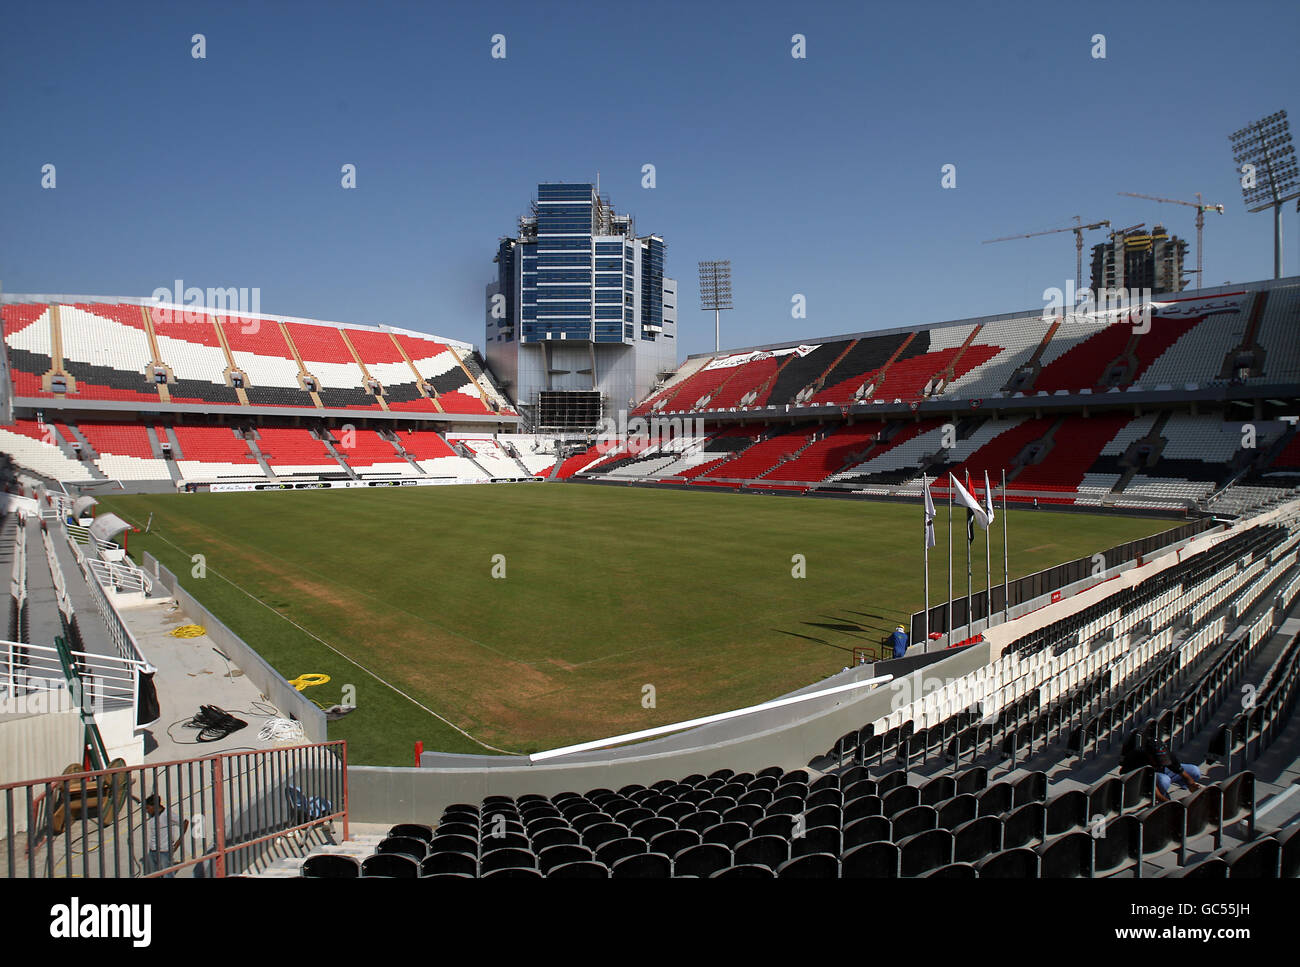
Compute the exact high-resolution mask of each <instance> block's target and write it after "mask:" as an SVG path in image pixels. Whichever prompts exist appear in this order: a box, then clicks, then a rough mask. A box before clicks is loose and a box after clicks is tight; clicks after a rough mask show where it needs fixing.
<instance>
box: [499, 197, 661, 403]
mask: <svg viewBox="0 0 1300 967" xmlns="http://www.w3.org/2000/svg"><path fill="white" fill-rule="evenodd" d="M664 253H665V245H664V240H663V239H662V238H661V237H660V236H658V235H647V236H644V237H638V236H637V235H636V232H635V230H634V227H633V221H632V216H631V215H620V214H618V213H617V212H615V211H614V209H613V207H612V206H611V205H610V203H609V200H608V199H605V198H602V197H600V195H599V193H598V191H597V190H596V187H595V186H594V185H592V184H589V183H578V184H540V185H538V186H537V200H536V201H534V202H533V203H532V206H531V209H530V212H529V214H527V215H524V216H523V217H521V218H520V219H519V234H518V236H516V237H514V238H505V239H502V240H501V242H500V244H499V245H498V247H497V254H496V263H497V278H496V281H495V282H494V283H492V284H490V285H489V286H488V313H487V328H486V336H487V352H486V354H485V355H486V357H487V359H488V363H489V365H490V366H491V367H492V369H493V371H494V373H495V374H496V375H497V377H498V378H499V379H500V380H501V381H502V382H503V383H504V384H505V385H506V387H507V390H508V392H509V393H510V394H511V396H512V397H513V401H514V402H515V404H516V405H517V406H518V407H519V408H520V409H521V411H522V412H523V413H524V415H525V418H527V417H528V416H529V414H530V411H531V410H533V409H534V408H535V407H537V406H538V405H539V404H540V403H542V402H543V398H544V397H545V395H546V394H555V393H569V394H582V393H588V394H598V396H599V400H598V403H599V407H598V409H599V412H600V413H602V414H604V415H608V416H611V417H616V415H617V412H618V410H620V409H628V408H630V406H631V405H632V403H633V402H634V401H636V400H639V399H641V398H642V397H643V396H644V395H645V394H646V393H648V392H649V391H650V389H651V388H652V387H653V386H654V384H655V382H656V380H657V379H658V377H659V375H660V374H662V373H664V372H667V371H670V370H672V369H673V368H674V366H675V365H676V360H677V348H676V335H677V333H676V330H677V309H676V301H677V300H676V282H674V280H672V279H670V278H666V277H665V276H664ZM588 408H590V407H588ZM536 425H539V426H541V425H546V424H545V421H543V422H542V423H538V424H536Z"/></svg>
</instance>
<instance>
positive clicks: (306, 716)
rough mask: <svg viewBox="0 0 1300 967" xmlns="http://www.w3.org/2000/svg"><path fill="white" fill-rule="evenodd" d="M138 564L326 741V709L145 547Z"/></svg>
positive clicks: (310, 732)
mask: <svg viewBox="0 0 1300 967" xmlns="http://www.w3.org/2000/svg"><path fill="white" fill-rule="evenodd" d="M141 567H143V568H144V570H145V571H147V572H148V573H149V574H152V575H154V593H155V594H157V592H158V588H159V587H162V588H165V589H166V591H167V593H168V594H169V595H170V596H172V597H174V598H175V599H176V601H177V603H178V604H179V605H180V606H181V610H182V611H184V612H185V613H186V614H187V615H189V616H190V617H191V618H193V619H194V620H195V621H197V622H199V623H201V624H202V625H203V627H204V628H205V629H207V633H208V637H209V638H211V639H212V640H213V642H215V643H216V645H217V647H218V648H220V649H221V650H222V651H223V652H225V653H226V655H227V656H228V657H229V658H230V660H231V661H232V662H233V663H234V664H236V665H238V666H239V668H240V669H241V670H242V671H243V673H244V675H245V676H246V677H247V678H248V680H249V681H251V682H252V683H253V684H254V685H256V686H257V687H258V688H260V689H261V690H262V694H263V695H265V696H266V697H267V698H269V699H270V700H271V704H273V705H274V706H275V707H276V708H278V709H279V710H280V711H281V712H282V713H283V714H284V715H287V716H290V717H291V718H294V719H297V720H298V721H299V722H301V723H302V730H303V733H304V734H305V735H306V736H307V741H309V742H326V741H328V739H329V736H328V734H327V732H328V727H327V723H326V720H325V713H324V712H323V711H321V709H320V708H318V707H317V705H316V703H315V702H313V701H312V700H311V699H309V698H307V697H306V696H305V695H303V694H302V693H301V692H299V691H298V690H297V689H296V688H294V687H293V686H292V685H290V684H289V683H288V682H287V681H286V680H285V677H284V676H283V675H281V674H280V673H279V672H278V671H276V670H275V669H274V668H272V667H271V666H270V665H269V664H267V662H266V659H264V658H263V657H262V656H261V655H259V654H258V653H257V651H256V650H255V649H254V648H253V646H252V645H250V644H249V643H248V642H246V641H245V640H244V639H243V638H241V637H239V635H237V634H235V633H234V632H233V631H231V630H230V629H229V628H228V627H226V625H225V624H224V623H223V622H222V621H221V619H220V618H218V617H217V616H216V615H215V614H213V613H212V612H211V611H209V610H208V609H207V608H206V607H204V606H203V605H202V604H201V603H200V602H199V600H198V599H197V598H195V597H194V595H192V594H190V593H189V592H188V591H186V590H185V588H184V587H182V585H181V583H180V581H179V580H177V578H176V575H175V574H173V573H172V572H171V571H170V570H168V569H167V568H165V567H163V565H162V563H161V562H160V561H159V560H158V559H157V558H155V557H154V556H153V555H152V554H150V553H148V552H147V551H146V552H145V554H144V558H143V560H142V562H141Z"/></svg>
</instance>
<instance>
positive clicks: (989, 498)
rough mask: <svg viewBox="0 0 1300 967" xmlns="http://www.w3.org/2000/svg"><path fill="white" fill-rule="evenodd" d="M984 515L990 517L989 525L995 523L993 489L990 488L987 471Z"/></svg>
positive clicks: (986, 472)
mask: <svg viewBox="0 0 1300 967" xmlns="http://www.w3.org/2000/svg"><path fill="white" fill-rule="evenodd" d="M984 513H986V514H987V515H988V518H989V523H990V524H991V523H993V488H992V487H990V486H989V472H988V471H987V470H985V471H984ZM986 529H987V525H986Z"/></svg>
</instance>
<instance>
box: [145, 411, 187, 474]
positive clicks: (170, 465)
mask: <svg viewBox="0 0 1300 967" xmlns="http://www.w3.org/2000/svg"><path fill="white" fill-rule="evenodd" d="M159 430H163V432H164V439H159V437H158V431H159ZM145 432H146V433H147V434H148V436H149V447H150V449H152V450H153V453H154V456H156V457H157V458H158V459H159V460H162V461H163V462H164V463H165V464H166V466H167V475H168V476H169V477H171V479H172V483H173V484H175V485H176V486H177V487H180V486H182V485H183V484H184V483H185V478H184V477H183V476H181V468H180V467H178V466H177V465H176V460H177V459H178V458H179V457H178V454H179V453H180V447H179V446H177V445H176V443H175V442H174V441H173V440H171V439H170V438H166V437H165V434H166V433H168V432H169V431H168V430H165V429H164V428H163V427H160V426H155V425H154V424H152V423H151V424H149V425H148V426H146V427H145ZM164 442H166V443H167V444H169V445H170V447H171V450H170V453H167V452H165V451H164V450H163V448H162V444H163V443H164Z"/></svg>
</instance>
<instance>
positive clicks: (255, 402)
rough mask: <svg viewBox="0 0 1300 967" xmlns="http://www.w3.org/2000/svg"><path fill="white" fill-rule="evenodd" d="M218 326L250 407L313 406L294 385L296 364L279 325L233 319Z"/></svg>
mask: <svg viewBox="0 0 1300 967" xmlns="http://www.w3.org/2000/svg"><path fill="white" fill-rule="evenodd" d="M220 325H221V329H222V331H223V332H224V333H225V335H226V343H227V345H229V347H230V355H231V356H232V357H233V358H234V360H235V366H236V367H237V368H238V369H240V370H242V371H243V373H244V375H245V376H247V377H248V379H247V381H246V382H245V384H244V392H245V395H247V396H248V402H249V404H250V405H252V406H292V407H297V408H300V409H301V408H305V407H310V406H312V405H313V404H312V401H311V397H310V396H309V395H308V394H307V393H306V392H304V391H303V389H302V387H301V385H300V384H299V382H298V361H297V360H296V359H294V356H293V350H291V349H290V348H289V344H288V343H287V342H285V341H284V332H283V330H281V329H280V324H279V323H277V322H273V321H272V320H270V319H251V318H244V317H239V316H234V317H231V318H229V319H226V320H224V321H223V322H221V323H220Z"/></svg>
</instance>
